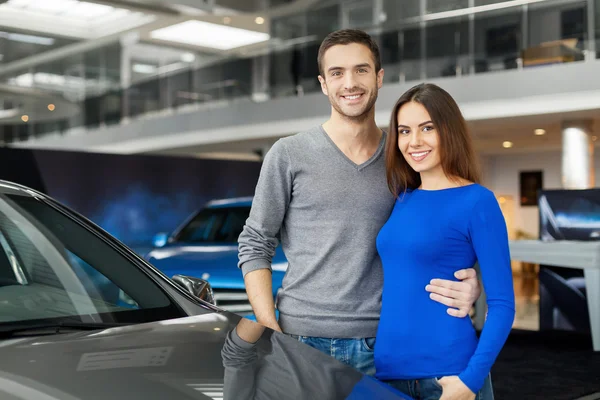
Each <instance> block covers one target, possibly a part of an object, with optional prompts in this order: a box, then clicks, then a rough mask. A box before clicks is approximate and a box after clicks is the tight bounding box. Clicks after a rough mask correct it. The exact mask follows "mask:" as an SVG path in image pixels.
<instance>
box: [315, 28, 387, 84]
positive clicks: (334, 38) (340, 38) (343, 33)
mask: <svg viewBox="0 0 600 400" xmlns="http://www.w3.org/2000/svg"><path fill="white" fill-rule="evenodd" d="M352 43H358V44H362V45H365V46H367V47H368V48H369V50H371V54H372V55H373V61H374V62H375V72H379V70H380V69H381V57H380V55H379V46H378V45H377V43H376V42H375V40H373V38H372V37H371V36H369V34H368V33H366V32H364V31H361V30H359V29H341V30H339V31H335V32H332V33H330V34H329V35H327V37H326V38H325V39H324V40H323V42H322V43H321V47H319V55H318V56H317V64H318V66H319V74H321V76H323V75H324V74H323V72H324V71H323V56H324V55H325V52H326V51H327V50H328V49H329V48H331V47H333V46H337V45H347V44H352Z"/></svg>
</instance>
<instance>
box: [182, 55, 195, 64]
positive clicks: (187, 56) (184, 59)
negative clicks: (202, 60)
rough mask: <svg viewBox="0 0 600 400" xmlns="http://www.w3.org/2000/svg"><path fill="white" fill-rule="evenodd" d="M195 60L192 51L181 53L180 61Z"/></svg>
mask: <svg viewBox="0 0 600 400" xmlns="http://www.w3.org/2000/svg"><path fill="white" fill-rule="evenodd" d="M195 60H196V56H195V55H194V53H183V54H182V55H181V61H183V62H187V63H191V62H194V61H195Z"/></svg>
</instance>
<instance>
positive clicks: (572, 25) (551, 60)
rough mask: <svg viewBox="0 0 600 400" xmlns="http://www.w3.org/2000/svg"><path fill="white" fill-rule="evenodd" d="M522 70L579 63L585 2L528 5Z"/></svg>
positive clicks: (584, 32) (584, 38)
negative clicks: (523, 67)
mask: <svg viewBox="0 0 600 400" xmlns="http://www.w3.org/2000/svg"><path fill="white" fill-rule="evenodd" d="M528 26H529V32H528V41H527V42H528V43H527V44H528V46H527V48H526V49H525V51H524V55H523V65H524V66H525V67H529V66H536V65H544V64H555V63H565V62H572V61H581V60H583V59H584V50H585V49H586V48H587V45H588V43H587V2H585V1H578V2H571V3H567V4H564V5H558V6H551V7H547V6H545V5H544V4H543V3H540V4H532V5H530V7H529V11H528Z"/></svg>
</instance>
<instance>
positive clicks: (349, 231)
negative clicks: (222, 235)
mask: <svg viewBox="0 0 600 400" xmlns="http://www.w3.org/2000/svg"><path fill="white" fill-rule="evenodd" d="M317 61H318V64H319V73H320V75H319V82H320V83H321V88H322V91H323V93H324V94H325V95H326V96H328V97H329V102H330V103H331V117H330V119H329V120H328V121H327V122H325V123H324V124H323V125H322V126H318V127H315V128H313V129H311V130H309V131H306V132H302V133H299V134H296V135H294V136H291V137H287V138H284V139H280V140H279V141H277V142H276V143H275V145H273V147H272V148H271V150H270V151H269V152H268V153H267V155H266V157H265V160H264V163H263V167H262V170H261V173H260V177H259V180H258V183H257V186H256V193H255V197H254V201H253V205H252V209H251V212H250V217H249V218H248V220H247V221H246V225H245V226H244V230H243V232H242V234H241V235H240V237H239V266H240V268H241V269H242V271H243V274H244V280H245V284H246V291H247V293H248V297H249V299H250V303H251V305H252V308H253V310H254V313H255V315H256V318H257V321H258V322H259V323H261V324H263V325H265V326H267V327H269V328H272V329H274V330H278V331H282V332H284V333H286V334H290V335H292V336H294V337H296V338H298V339H299V340H301V341H303V342H305V343H307V344H309V345H311V346H313V347H315V348H317V349H320V350H322V351H324V352H326V353H327V354H331V355H332V356H334V357H336V358H338V359H339V360H341V361H342V362H345V363H346V364H349V365H352V366H354V367H355V368H356V369H358V370H360V371H362V372H364V373H366V374H370V375H373V374H374V373H375V365H374V359H373V346H374V344H375V336H376V333H377V324H378V321H379V313H380V307H381V292H382V285H383V273H382V267H381V260H380V259H379V256H378V254H377V250H376V246H375V241H376V237H377V234H378V232H379V230H380V228H381V227H382V226H383V224H384V223H385V222H386V220H387V218H388V217H389V215H390V213H391V210H392V208H393V205H394V201H395V199H394V198H393V196H392V195H391V194H390V192H389V190H388V187H387V182H386V176H385V165H384V154H383V148H384V144H385V133H384V132H382V131H381V130H380V129H379V128H378V127H377V125H376V124H375V109H374V106H375V101H376V100H377V93H378V90H379V88H381V86H382V83H383V74H384V73H383V69H381V61H380V57H379V49H378V47H377V44H376V43H375V42H374V41H373V40H372V39H371V37H370V36H369V35H367V34H366V33H364V32H362V31H358V30H341V31H337V32H334V33H332V34H330V35H329V36H328V37H327V38H325V40H324V41H323V43H322V44H321V47H320V49H319V53H318V60H317ZM278 238H280V239H281V243H282V247H283V250H284V252H285V254H286V257H287V259H288V262H289V265H288V270H287V273H286V276H285V278H284V280H283V284H282V290H281V292H280V294H279V296H278V304H277V308H278V310H279V321H278V320H277V319H276V315H275V305H274V301H273V296H272V283H271V259H272V257H273V254H274V250H275V248H276V247H277V244H278ZM456 278H457V279H459V280H462V281H457V282H455V281H442V280H437V279H435V280H433V281H432V282H431V284H430V285H427V287H425V288H423V290H427V291H429V292H431V294H430V296H431V298H432V299H433V300H434V301H438V302H440V303H442V304H445V305H447V306H449V307H450V308H449V309H448V313H449V314H451V315H453V316H455V317H458V318H464V317H466V316H467V314H468V311H469V310H470V308H471V306H472V304H473V302H474V301H475V300H476V299H477V297H479V294H480V288H479V284H478V281H477V277H476V273H475V271H474V270H473V269H467V270H461V271H457V273H456ZM402 306H403V307H407V306H410V305H402ZM398 323H402V321H398Z"/></svg>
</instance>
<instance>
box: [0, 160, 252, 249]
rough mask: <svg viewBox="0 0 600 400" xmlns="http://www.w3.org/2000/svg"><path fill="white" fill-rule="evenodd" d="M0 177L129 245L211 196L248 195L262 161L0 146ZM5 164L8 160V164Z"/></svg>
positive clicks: (146, 242) (148, 238)
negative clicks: (42, 195) (51, 200)
mask: <svg viewBox="0 0 600 400" xmlns="http://www.w3.org/2000/svg"><path fill="white" fill-rule="evenodd" d="M0 159H1V161H0V167H2V168H1V169H2V171H3V172H2V173H0V178H2V179H7V180H11V181H13V182H18V183H23V184H26V185H28V186H32V187H34V188H35V189H38V190H41V191H43V192H45V193H48V194H49V195H50V196H51V197H53V198H55V199H56V200H58V201H60V202H62V203H64V204H66V205H67V206H69V207H71V208H72V209H74V210H76V211H78V212H80V213H81V214H83V215H84V216H86V217H88V218H89V219H91V220H92V221H94V222H95V223H97V224H98V225H100V226H101V227H102V228H104V229H106V230H107V231H108V232H110V233H111V234H113V235H114V236H116V237H117V238H118V239H120V240H122V241H123V242H125V243H126V244H128V245H129V246H131V247H133V248H134V249H136V250H138V251H140V252H144V251H146V250H147V249H148V248H149V246H151V242H152V238H153V237H154V235H155V234H156V233H158V232H168V231H172V230H173V229H175V228H176V227H177V226H178V225H179V224H180V223H182V222H183V220H184V219H185V218H187V217H188V216H189V215H190V214H191V213H193V212H194V211H196V210H198V209H199V208H200V207H202V206H203V205H204V204H206V202H208V201H210V200H212V199H215V198H229V197H238V196H249V195H252V194H253V193H254V188H255V185H256V182H257V179H258V174H259V171H260V163H258V162H243V161H222V160H202V159H194V158H180V157H162V156H147V155H112V154H96V153H80V152H63V151H41V150H34V151H32V150H15V149H2V152H1V153H0ZM7 164H8V165H7Z"/></svg>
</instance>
